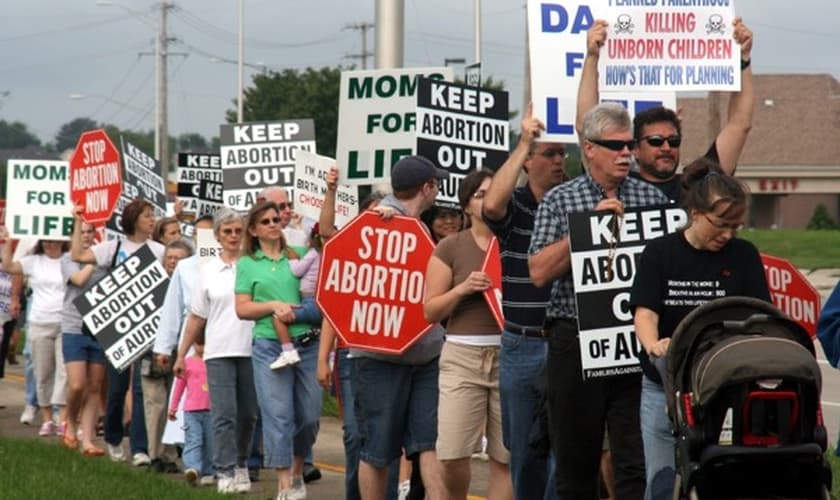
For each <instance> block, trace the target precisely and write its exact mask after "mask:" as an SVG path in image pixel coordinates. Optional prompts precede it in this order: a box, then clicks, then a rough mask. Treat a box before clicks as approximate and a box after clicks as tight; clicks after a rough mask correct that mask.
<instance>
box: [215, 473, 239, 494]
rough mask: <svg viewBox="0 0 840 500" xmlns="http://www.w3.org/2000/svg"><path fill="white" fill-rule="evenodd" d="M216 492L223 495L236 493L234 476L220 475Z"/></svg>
mask: <svg viewBox="0 0 840 500" xmlns="http://www.w3.org/2000/svg"><path fill="white" fill-rule="evenodd" d="M216 491H218V492H219V493H221V494H223V495H230V494H231V493H236V490H235V489H233V476H226V475H221V474H220V475H219V480H218V481H217V482H216Z"/></svg>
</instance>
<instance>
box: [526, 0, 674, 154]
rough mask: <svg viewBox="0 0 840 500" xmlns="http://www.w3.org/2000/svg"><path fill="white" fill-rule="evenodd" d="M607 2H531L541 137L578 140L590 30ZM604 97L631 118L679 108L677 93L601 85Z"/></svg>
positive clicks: (536, 111) (531, 40) (530, 25)
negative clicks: (610, 88)
mask: <svg viewBox="0 0 840 500" xmlns="http://www.w3.org/2000/svg"><path fill="white" fill-rule="evenodd" d="M651 1H656V0H651ZM605 5H606V2H600V1H593V0H588V1H587V0H564V1H563V2H558V1H546V0H528V40H529V43H528V45H529V47H530V55H529V56H530V58H531V95H532V100H533V102H534V116H535V117H537V118H539V119H541V120H542V121H543V123H544V124H545V133H543V134H542V135H541V136H540V139H539V140H541V141H550V142H574V143H577V134H576V133H575V114H576V110H577V93H578V87H579V86H580V74H581V70H582V69H583V60H584V58H585V56H586V32H587V31H588V30H589V28H590V27H591V26H592V24H593V23H594V21H595V19H599V18H603V16H605V15H606V12H607V11H606V10H605V9H604V7H605ZM601 50H602V54H603V50H604V49H601ZM600 97H601V101H612V102H618V103H620V104H622V105H623V106H624V107H625V108H627V111H628V112H629V113H630V116H631V117H633V116H635V115H636V113H639V112H640V111H644V110H645V109H647V108H650V107H653V106H665V107H667V108H670V109H676V106H677V96H676V94H675V93H674V92H644V93H641V92H638V89H637V90H636V91H634V92H610V91H608V89H604V88H601V91H600Z"/></svg>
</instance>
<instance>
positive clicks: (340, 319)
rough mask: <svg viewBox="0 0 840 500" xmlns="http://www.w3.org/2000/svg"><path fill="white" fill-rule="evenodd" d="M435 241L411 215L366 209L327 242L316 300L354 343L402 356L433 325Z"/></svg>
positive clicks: (331, 321)
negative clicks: (426, 291) (429, 314)
mask: <svg viewBox="0 0 840 500" xmlns="http://www.w3.org/2000/svg"><path fill="white" fill-rule="evenodd" d="M433 250H434V242H432V239H431V237H430V236H429V234H428V233H427V232H426V230H425V228H424V227H423V226H422V223H421V222H420V221H419V220H417V219H414V218H411V217H402V216H395V217H393V218H391V219H389V220H383V219H382V218H381V217H380V216H379V215H378V214H377V213H375V212H365V213H363V214H361V215H360V216H358V217H356V218H355V219H353V221H352V222H350V223H349V224H348V225H347V226H345V227H344V228H342V229H341V230H340V231H339V232H338V233H337V234H336V235H335V236H333V237H332V238H331V239H330V240H329V241H327V243H326V244H324V251H323V254H322V260H321V269H320V272H319V275H318V291H317V293H316V296H315V299H316V301H317V303H318V306H320V307H321V310H322V311H324V316H326V317H327V320H329V322H330V323H331V324H332V325H333V327H334V328H335V330H336V332H337V333H338V335H339V336H340V337H341V338H342V340H344V341H345V342H346V343H347V344H348V345H349V346H350V347H355V348H358V349H367V350H371V351H378V352H383V353H387V354H401V353H403V352H404V351H405V350H407V349H408V348H409V347H411V346H412V345H413V344H414V343H415V342H417V341H418V340H420V338H421V337H422V336H423V334H425V333H426V332H427V331H429V329H430V328H431V327H432V325H431V324H430V323H429V322H428V321H426V319H425V318H424V317H423V288H424V285H425V281H426V264H427V263H428V262H429V258H430V257H431V256H432V251H433Z"/></svg>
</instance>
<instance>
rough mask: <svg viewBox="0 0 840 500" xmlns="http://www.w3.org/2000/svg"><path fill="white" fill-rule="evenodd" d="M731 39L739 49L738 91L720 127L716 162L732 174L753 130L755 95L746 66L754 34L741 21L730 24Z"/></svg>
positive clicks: (737, 18) (751, 77) (748, 67)
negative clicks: (732, 30)
mask: <svg viewBox="0 0 840 500" xmlns="http://www.w3.org/2000/svg"><path fill="white" fill-rule="evenodd" d="M733 25H734V32H733V35H732V36H733V38H735V41H736V42H738V43H739V44H740V45H741V66H742V67H743V66H744V65H745V64H746V65H747V67H746V68H744V69H742V70H741V91H740V92H733V93H732V95H731V96H730V97H729V109H728V110H727V119H726V125H724V126H723V128H722V129H721V131H720V133H719V134H718V136H717V138H716V139H715V145H716V146H717V151H718V159H719V160H720V166H721V168H722V169H723V171H724V172H726V173H727V174H729V175H734V174H735V167H736V166H737V165H738V158H740V157H741V152H742V151H743V149H744V144H746V142H747V135H748V134H749V132H750V129H751V128H752V117H753V109H754V107H755V92H754V90H753V75H752V67H751V66H749V63H750V57H751V56H750V54H751V53H752V46H753V34H752V31H750V29H749V28H747V26H746V25H745V24H744V22H743V21H742V20H741V18H740V17H736V18H735V20H734V21H733Z"/></svg>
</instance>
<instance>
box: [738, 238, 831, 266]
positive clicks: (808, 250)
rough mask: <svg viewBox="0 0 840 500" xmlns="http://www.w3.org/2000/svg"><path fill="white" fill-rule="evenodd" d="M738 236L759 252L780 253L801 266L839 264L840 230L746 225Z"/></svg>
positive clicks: (778, 255) (777, 254)
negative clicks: (747, 226)
mask: <svg viewBox="0 0 840 500" xmlns="http://www.w3.org/2000/svg"><path fill="white" fill-rule="evenodd" d="M738 236H739V237H741V238H744V239H746V240H749V241H751V242H752V243H753V244H754V245H755V246H756V247H758V249H759V251H761V252H762V253H767V254H770V255H773V256H775V257H782V258H784V259H787V260H789V261H791V262H793V264H794V265H796V266H797V267H799V268H802V269H808V270H812V271H813V270H814V269H826V268H835V267H840V231H807V230H804V229H745V230H743V231H740V232H739V233H738Z"/></svg>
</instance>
